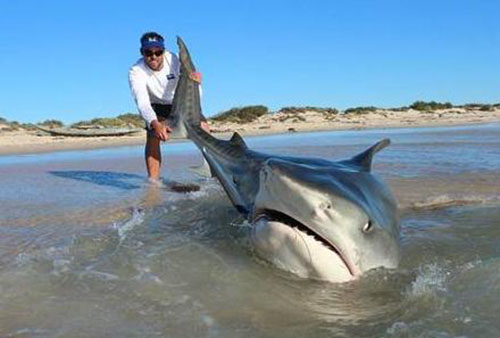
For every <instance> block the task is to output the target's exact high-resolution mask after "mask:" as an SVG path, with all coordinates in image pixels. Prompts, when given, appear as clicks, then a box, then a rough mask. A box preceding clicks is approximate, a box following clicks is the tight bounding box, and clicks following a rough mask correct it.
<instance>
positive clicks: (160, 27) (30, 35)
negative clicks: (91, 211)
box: [0, 0, 500, 123]
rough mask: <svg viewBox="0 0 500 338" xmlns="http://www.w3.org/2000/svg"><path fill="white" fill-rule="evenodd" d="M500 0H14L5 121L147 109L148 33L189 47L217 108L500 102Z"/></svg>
mask: <svg viewBox="0 0 500 338" xmlns="http://www.w3.org/2000/svg"><path fill="white" fill-rule="evenodd" d="M499 13H500V1H493V0H491V1H488V0H485V1H480V0H477V1H472V0H471V1H460V0H455V1H439V0H434V1H428V0H419V1H417V0H413V1H405V0H392V1H389V0H380V1H376V0H371V1H368V0H365V1H356V0H350V1H349V0H345V1H335V0H330V1H314V0H310V1H294V0H289V1H272V0H267V1H260V0H255V1H217V0H212V1H153V2H142V1H141V2H138V1H103V0H101V1H94V0H87V1H68V0H65V1H50V0H47V1H23V0H17V1H12V0H0V69H1V73H0V117H4V118H7V119H8V120H17V121H21V122H40V121H43V120H45V119H58V120H61V121H63V122H65V123H72V122H76V121H81V120H85V119H90V118H93V117H111V116H116V115H119V114H122V113H125V112H135V111H136V107H135V104H134V102H133V100H132V98H131V95H130V90H129V87H128V81H127V72H128V69H129V67H130V66H131V65H132V64H133V63H134V62H135V61H136V60H137V59H138V58H139V41H138V40H139V37H140V35H141V34H142V33H143V32H145V31H151V30H154V31H158V32H159V33H161V34H163V35H164V36H165V38H166V41H167V47H168V48H169V49H171V50H174V51H176V50H177V47H176V45H175V36H176V35H180V36H182V37H183V39H184V41H185V42H186V43H187V45H188V47H189V49H190V52H191V55H192V56H193V59H194V62H195V64H196V65H197V67H198V69H199V70H200V71H201V72H202V73H203V81H204V82H203V109H204V112H205V114H206V115H208V116H210V115H213V114H216V113H218V112H221V111H224V110H227V109H230V108H233V107H237V106H245V105H252V104H263V105H266V106H268V107H269V108H270V109H271V110H277V109H279V108H281V107H285V106H305V105H308V106H320V107H335V108H338V109H345V108H348V107H354V106H366V105H373V106H379V107H398V106H403V105H408V104H411V103H412V102H414V101H416V100H436V101H450V102H452V103H455V104H463V103H470V102H482V103H497V102H500V20H498V14H499Z"/></svg>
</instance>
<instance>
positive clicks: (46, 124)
mask: <svg viewBox="0 0 500 338" xmlns="http://www.w3.org/2000/svg"><path fill="white" fill-rule="evenodd" d="M39 125H41V126H44V127H48V128H61V127H64V123H62V122H61V121H59V120H45V121H43V122H40V123H39Z"/></svg>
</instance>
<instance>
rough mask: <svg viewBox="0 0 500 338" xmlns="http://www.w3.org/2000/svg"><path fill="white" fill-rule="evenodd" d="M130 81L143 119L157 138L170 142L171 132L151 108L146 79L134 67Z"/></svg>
mask: <svg viewBox="0 0 500 338" xmlns="http://www.w3.org/2000/svg"><path fill="white" fill-rule="evenodd" d="M128 79H129V85H130V90H131V91H132V96H133V97H134V100H135V103H136V104H137V108H138V109H139V113H140V114H141V116H142V118H143V119H144V120H145V121H146V124H147V125H148V127H149V128H150V129H152V130H154V132H155V134H156V137H158V138H159V139H160V140H162V141H166V140H168V132H170V130H168V129H167V128H166V127H165V125H163V124H162V123H160V122H159V121H158V118H157V116H156V113H155V111H154V110H153V107H152V106H151V101H150V99H149V94H148V89H147V86H146V79H145V78H144V76H143V75H142V74H141V73H140V71H139V70H137V69H134V68H133V67H132V68H131V69H130V71H129V76H128Z"/></svg>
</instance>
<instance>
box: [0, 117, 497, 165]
mask: <svg viewBox="0 0 500 338" xmlns="http://www.w3.org/2000/svg"><path fill="white" fill-rule="evenodd" d="M498 121H500V109H499V108H496V109H495V110H493V111H480V110H466V109H463V108H451V109H443V110H436V111H433V112H421V111H416V110H408V111H393V110H376V111H374V112H368V113H350V114H336V115H332V114H325V113H322V112H315V111H306V112H301V113H276V114H268V115H265V116H261V117H260V118H258V119H257V120H255V121H253V122H251V123H246V124H237V123H228V122H222V123H221V122H216V121H210V127H211V129H212V131H213V132H214V134H215V135H218V136H219V137H227V136H228V135H230V134H231V133H233V132H235V131H236V132H238V133H240V134H241V135H261V134H280V133H289V132H305V131H325V130H352V129H370V128H396V127H429V126H453V125H468V124H480V123H491V122H498ZM145 139H146V134H145V132H139V133H137V134H134V135H130V136H114V137H64V136H49V135H43V134H42V133H40V132H39V131H26V130H19V131H6V130H2V129H1V128H0V155H6V154H28V153H39V152H51V151H61V150H77V149H97V148H107V147H117V146H130V145H141V144H144V142H145Z"/></svg>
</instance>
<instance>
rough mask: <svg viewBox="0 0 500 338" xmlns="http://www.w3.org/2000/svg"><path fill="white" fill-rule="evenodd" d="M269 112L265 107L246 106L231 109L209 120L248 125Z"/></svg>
mask: <svg viewBox="0 0 500 338" xmlns="http://www.w3.org/2000/svg"><path fill="white" fill-rule="evenodd" d="M268 112H269V109H267V107H266V106H246V107H241V108H232V109H230V110H228V111H225V112H222V113H220V114H217V115H216V116H214V117H212V118H211V120H214V121H218V122H235V123H248V122H252V121H254V120H256V119H257V118H259V117H260V116H262V115H265V114H267V113H268Z"/></svg>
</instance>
